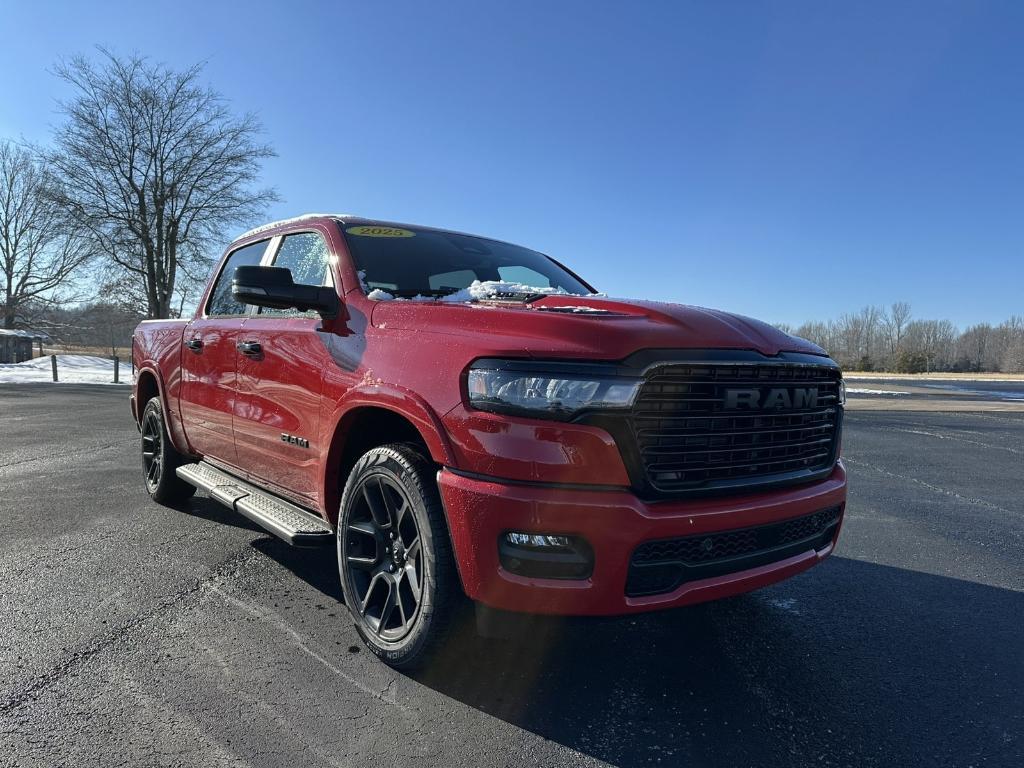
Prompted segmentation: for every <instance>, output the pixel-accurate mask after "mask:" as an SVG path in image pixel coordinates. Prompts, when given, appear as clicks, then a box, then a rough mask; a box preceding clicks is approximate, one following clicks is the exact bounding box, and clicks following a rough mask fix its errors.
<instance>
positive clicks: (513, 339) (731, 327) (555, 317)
mask: <svg viewBox="0 0 1024 768" xmlns="http://www.w3.org/2000/svg"><path fill="white" fill-rule="evenodd" d="M373 304H374V306H373V310H372V315H371V323H372V324H373V325H374V326H375V327H377V328H381V329H395V330H399V329H401V330H406V331H419V332H425V333H440V334H445V335H458V336H480V337H481V338H480V340H479V343H480V346H481V349H492V348H493V349H494V350H495V351H497V350H498V349H502V350H508V351H516V352H526V353H527V354H530V355H535V356H538V357H539V356H545V357H564V358H584V359H591V360H598V359H606V360H619V359H622V358H624V357H626V356H628V355H630V354H632V353H633V352H636V351H638V350H641V349H659V348H660V349H744V350H753V351H756V352H760V353H761V354H763V355H769V356H774V355H778V354H779V353H780V352H802V353H805V354H812V355H825V354H826V353H825V351H824V350H823V349H821V347H819V346H817V345H816V344H812V343H811V342H809V341H807V340H806V339H801V338H798V337H795V336H790V335H789V334H788V333H784V332H782V331H780V330H778V329H777V328H774V327H772V326H770V325H768V324H767V323H763V322H761V321H759V320H754V319H752V318H749V317H743V316H742V315H735V314H731V313H728V312H721V311H719V310H714V309H705V308H703V307H693V306H688V305H684V304H669V303H667V302H658V301H645V300H638V299H618V298H605V297H597V296H571V295H570V296H566V295H550V296H545V297H544V298H541V299H538V300H537V301H533V302H530V303H529V304H526V303H520V302H505V301H480V302H475V303H472V304H471V303H448V302H443V301H430V302H419V301H379V302H373Z"/></svg>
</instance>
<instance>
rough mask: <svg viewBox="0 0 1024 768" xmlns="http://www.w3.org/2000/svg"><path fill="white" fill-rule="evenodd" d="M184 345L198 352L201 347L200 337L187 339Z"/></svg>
mask: <svg viewBox="0 0 1024 768" xmlns="http://www.w3.org/2000/svg"><path fill="white" fill-rule="evenodd" d="M185 346H186V347H188V348H189V349H191V350H192V351H193V352H198V351H199V350H201V349H202V348H203V340H202V339H189V340H188V341H186V342H185Z"/></svg>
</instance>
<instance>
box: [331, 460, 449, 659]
mask: <svg viewBox="0 0 1024 768" xmlns="http://www.w3.org/2000/svg"><path fill="white" fill-rule="evenodd" d="M337 543H338V573H339V575H340V577H341V589H342V593H343V595H344V598H345V605H346V607H347V608H348V610H349V613H350V614H351V615H352V620H353V622H354V623H355V626H356V631H357V632H358V633H359V635H360V637H362V639H363V642H364V643H366V646H367V647H368V648H369V649H370V650H371V651H373V653H374V654H376V655H377V656H379V657H380V658H381V659H382V660H383V661H384V662H385V663H387V664H389V665H391V666H392V667H395V668H396V669H401V670H406V671H408V670H412V669H415V668H418V667H421V666H423V665H424V664H426V663H427V662H428V661H429V659H430V658H431V657H432V656H433V654H434V653H435V652H436V650H437V649H438V648H439V647H440V646H441V645H442V644H443V643H444V641H445V640H446V639H447V637H448V634H449V632H450V631H451V628H452V626H453V625H454V623H455V619H456V617H457V614H458V612H459V610H460V608H461V607H462V606H463V605H464V604H465V602H466V601H465V597H464V595H463V592H462V588H461V584H460V582H459V575H458V572H457V570H456V568H455V559H454V557H453V556H452V549H451V539H450V537H449V535H448V526H447V522H446V520H445V515H444V509H443V508H442V506H441V495H440V493H439V492H438V487H437V466H436V465H434V464H433V463H431V461H430V460H429V459H428V458H427V457H426V456H425V455H424V451H423V450H422V447H421V446H418V445H412V444H407V443H393V444H390V445H383V446H380V447H379V448H372V449H371V450H369V451H367V452H366V453H365V454H363V456H362V457H361V458H360V459H359V460H358V461H357V462H356V464H355V466H354V467H353V468H352V471H351V472H350V473H349V475H348V478H347V481H346V483H345V488H344V491H343V492H342V495H341V508H340V510H339V512H338V536H337Z"/></svg>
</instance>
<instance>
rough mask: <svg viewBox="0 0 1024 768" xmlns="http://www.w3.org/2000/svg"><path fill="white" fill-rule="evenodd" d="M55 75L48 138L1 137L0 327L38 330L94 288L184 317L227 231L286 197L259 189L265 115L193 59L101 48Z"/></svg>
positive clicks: (106, 298) (139, 311) (108, 298)
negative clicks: (221, 89)
mask: <svg viewBox="0 0 1024 768" xmlns="http://www.w3.org/2000/svg"><path fill="white" fill-rule="evenodd" d="M55 74H56V76H57V77H58V78H59V79H60V80H62V81H63V82H64V83H65V84H66V85H67V86H69V88H70V91H71V93H72V96H71V97H70V98H69V99H68V100H66V101H63V102H60V103H59V105H58V112H59V114H60V116H61V122H60V123H59V124H58V125H57V126H56V127H55V129H54V132H53V136H52V141H51V143H50V144H49V145H47V146H36V145H30V144H26V143H23V142H16V141H14V140H12V139H4V138H2V137H0V325H2V327H4V328H15V327H18V326H22V327H26V326H28V327H31V326H32V325H33V323H37V322H43V321H44V319H45V318H44V315H46V314H50V315H53V314H54V312H55V310H57V309H59V308H61V307H66V306H67V305H68V303H69V302H75V301H81V300H82V299H86V298H91V299H93V300H99V302H100V304H102V305H104V306H106V305H111V306H115V307H118V308H119V309H120V311H122V312H124V313H126V314H129V315H131V314H135V315H141V316H143V317H149V318H166V317H172V316H174V315H175V314H176V313H180V310H181V307H182V306H183V305H184V304H185V303H187V301H188V300H189V299H190V298H192V293H193V292H194V291H195V290H196V289H197V287H198V286H199V285H201V284H202V282H203V281H204V279H205V277H206V275H207V273H208V271H209V268H210V262H211V257H210V254H211V251H212V252H214V253H216V247H214V246H215V245H216V246H217V247H219V245H221V244H222V243H223V241H224V236H225V233H226V232H228V231H231V229H232V228H236V227H238V228H241V227H247V226H249V225H250V224H252V223H253V222H254V221H255V220H257V219H258V218H259V217H260V216H261V215H262V214H263V213H264V211H265V209H266V207H267V205H268V204H269V203H271V202H272V201H274V200H276V199H277V198H276V194H275V192H274V191H273V190H272V189H268V188H261V187H259V186H258V180H259V174H260V170H261V164H262V161H263V160H264V159H266V158H268V157H271V156H272V155H273V154H274V153H273V150H272V149H271V148H270V147H269V146H268V145H267V144H265V143H263V142H262V141H261V140H260V138H259V137H260V133H261V127H260V124H259V121H258V120H257V118H256V117H255V115H253V114H251V113H245V114H241V115H238V114H235V113H234V112H233V111H232V110H231V109H230V107H229V106H228V104H227V102H226V100H225V98H224V97H223V96H222V95H221V94H219V93H218V92H216V91H214V90H212V89H211V88H209V87H207V86H206V85H204V84H203V83H202V81H201V78H202V67H201V66H198V65H197V66H194V67H190V68H188V69H185V70H183V71H176V70H173V69H171V68H169V67H167V66H165V65H163V64H157V63H154V62H152V61H150V60H149V59H147V58H145V57H142V56H138V55H134V56H128V57H121V56H116V55H114V54H113V53H111V52H109V51H107V50H104V49H99V53H98V56H97V57H96V59H89V58H86V57H84V56H76V57H73V58H71V59H68V60H66V61H62V62H60V63H59V64H58V65H57V67H56V69H55ZM50 322H51V323H52V322H53V319H52V318H51V319H50Z"/></svg>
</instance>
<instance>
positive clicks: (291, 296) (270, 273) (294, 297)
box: [231, 266, 341, 320]
mask: <svg viewBox="0 0 1024 768" xmlns="http://www.w3.org/2000/svg"><path fill="white" fill-rule="evenodd" d="M231 295H232V296H233V297H234V298H235V299H236V300H238V301H241V302H244V303H245V304H253V305H255V306H257V307H270V308H271V309H297V310H299V311H300V312H308V311H313V312H317V313H318V314H319V315H320V316H321V317H322V318H324V319H325V320H330V319H333V318H336V317H337V316H338V313H339V312H340V309H341V300H340V299H339V298H338V293H337V291H335V289H334V288H326V287H320V286H315V285H296V284H295V283H294V282H292V271H291V270H290V269H288V268H286V267H259V266H245V267H237V268H236V269H235V274H234V277H233V278H232V280H231Z"/></svg>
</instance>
